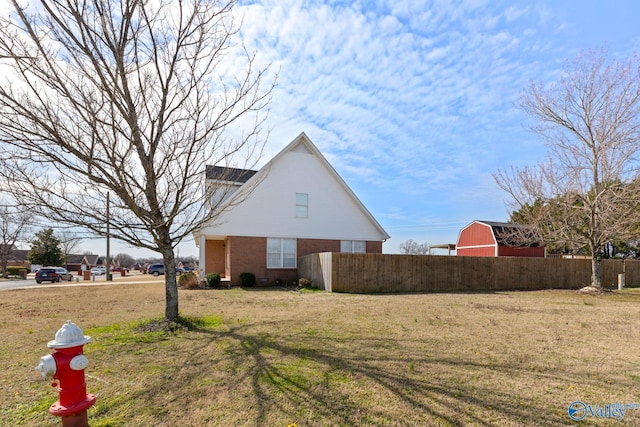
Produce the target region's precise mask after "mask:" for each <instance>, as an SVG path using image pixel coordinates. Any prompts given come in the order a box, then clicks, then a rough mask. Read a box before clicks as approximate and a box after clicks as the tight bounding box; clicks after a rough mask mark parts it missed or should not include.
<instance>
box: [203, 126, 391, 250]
mask: <svg viewBox="0 0 640 427" xmlns="http://www.w3.org/2000/svg"><path fill="white" fill-rule="evenodd" d="M243 185H246V186H249V187H252V186H253V187H252V191H251V193H250V194H249V196H248V197H247V198H246V199H245V200H243V201H242V202H241V203H239V204H236V205H235V206H232V207H229V208H228V209H226V210H225V211H224V212H223V213H222V214H221V215H219V216H218V217H217V218H216V219H215V220H214V221H213V222H212V223H211V224H210V225H209V226H207V227H203V229H201V230H200V232H199V234H202V235H204V236H206V237H209V238H216V236H255V237H257V236H271V237H284V238H310V239H338V240H340V239H351V240H365V241H372V240H373V241H375V240H377V241H383V240H386V239H387V238H388V237H389V236H388V234H387V233H386V232H385V230H384V229H383V228H382V227H381V226H380V224H379V223H378V222H377V221H376V220H375V219H374V218H373V216H372V215H371V213H370V212H369V211H368V210H367V209H366V208H365V207H364V205H363V204H362V203H361V202H360V200H359V199H358V198H357V197H356V195H355V194H354V193H353V191H351V189H350V188H349V187H348V186H347V184H346V183H345V182H344V180H342V178H341V177H340V176H339V175H338V173H337V172H336V171H335V169H334V168H333V167H332V166H331V165H330V164H329V163H328V161H327V160H326V159H325V158H324V156H323V155H322V154H321V153H320V151H319V150H318V149H317V148H316V147H315V145H314V144H313V143H312V142H311V141H310V140H309V138H308V137H307V136H306V135H305V134H304V133H302V134H300V135H299V136H298V137H297V138H296V139H294V140H293V141H292V142H291V143H290V144H289V145H288V146H287V147H285V148H284V149H283V150H282V151H281V152H280V153H279V154H278V155H276V156H275V157H274V158H273V159H272V160H271V161H270V162H268V163H267V164H266V165H265V166H264V167H263V168H262V169H260V171H258V173H256V174H255V175H253V176H251V178H249V179H248V180H247V181H246V183H244V184H243ZM305 212H306V215H304V213H305ZM195 237H196V242H198V239H199V236H198V233H196V236H195Z"/></svg>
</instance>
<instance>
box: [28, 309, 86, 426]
mask: <svg viewBox="0 0 640 427" xmlns="http://www.w3.org/2000/svg"><path fill="white" fill-rule="evenodd" d="M90 341H91V337H89V336H86V335H84V334H83V332H82V329H80V328H79V327H78V326H77V325H76V324H75V323H73V322H72V321H70V320H67V323H65V324H64V325H62V327H61V328H60V329H59V330H58V332H57V333H56V336H55V339H54V340H52V341H49V343H48V344H47V347H49V348H52V349H54V352H53V354H49V355H47V356H43V357H41V358H40V363H38V366H36V370H37V371H39V372H40V374H42V377H43V378H45V379H46V378H49V377H53V379H55V380H57V381H58V385H57V388H58V394H59V400H58V401H57V402H55V403H54V404H53V405H51V407H49V412H50V413H51V414H52V415H55V416H59V417H63V418H62V419H63V427H65V418H70V417H73V418H75V419H76V420H75V421H74V424H73V425H74V426H75V425H86V421H85V422H84V423H82V424H78V423H77V418H78V417H80V418H83V419H84V420H86V418H87V415H86V412H87V409H88V408H89V407H91V406H92V405H93V404H94V403H95V402H96V396H95V395H93V394H87V387H86V383H85V379H84V369H85V368H86V367H87V366H88V365H89V359H87V357H86V356H85V355H84V354H83V346H84V345H85V344H87V343H88V342H90Z"/></svg>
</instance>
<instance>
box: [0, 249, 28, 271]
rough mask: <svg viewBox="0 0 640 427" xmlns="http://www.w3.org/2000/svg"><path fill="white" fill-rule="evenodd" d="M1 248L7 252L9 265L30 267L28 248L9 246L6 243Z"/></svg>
mask: <svg viewBox="0 0 640 427" xmlns="http://www.w3.org/2000/svg"><path fill="white" fill-rule="evenodd" d="M2 246H3V247H2V248H0V250H3V251H5V252H6V253H7V266H25V267H28V266H29V265H30V263H29V261H28V260H27V255H28V254H29V250H28V249H16V248H15V247H13V246H12V247H11V248H8V247H7V246H5V245H2Z"/></svg>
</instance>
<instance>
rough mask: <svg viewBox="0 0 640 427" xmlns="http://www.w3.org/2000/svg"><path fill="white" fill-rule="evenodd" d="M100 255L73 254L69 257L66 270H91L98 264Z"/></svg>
mask: <svg viewBox="0 0 640 427" xmlns="http://www.w3.org/2000/svg"><path fill="white" fill-rule="evenodd" d="M99 258H100V255H93V254H71V255H67V264H66V265H65V268H66V269H67V270H69V271H84V270H90V269H91V267H95V266H96V265H97V263H98V260H99Z"/></svg>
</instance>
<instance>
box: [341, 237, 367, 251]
mask: <svg viewBox="0 0 640 427" xmlns="http://www.w3.org/2000/svg"><path fill="white" fill-rule="evenodd" d="M340 252H351V253H358V254H364V253H367V242H365V241H364V240H341V241H340Z"/></svg>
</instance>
